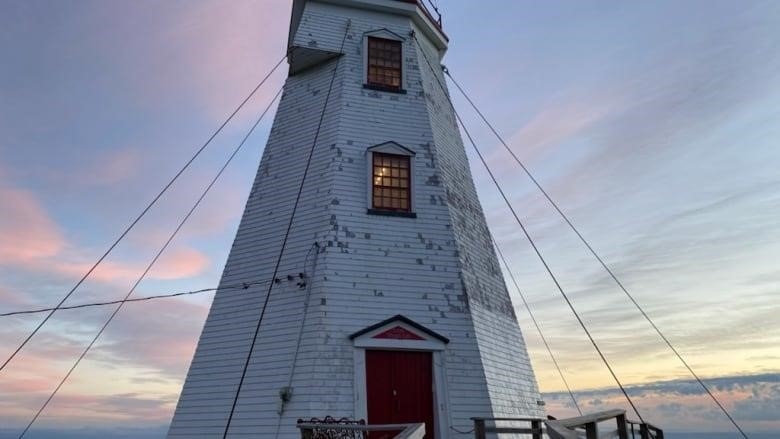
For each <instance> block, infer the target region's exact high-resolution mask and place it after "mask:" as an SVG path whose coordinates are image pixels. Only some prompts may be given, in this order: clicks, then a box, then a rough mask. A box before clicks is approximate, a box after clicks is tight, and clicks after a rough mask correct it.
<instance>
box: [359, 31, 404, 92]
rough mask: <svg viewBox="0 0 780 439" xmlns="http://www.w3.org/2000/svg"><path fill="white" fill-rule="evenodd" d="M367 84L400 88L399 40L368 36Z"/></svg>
mask: <svg viewBox="0 0 780 439" xmlns="http://www.w3.org/2000/svg"><path fill="white" fill-rule="evenodd" d="M366 82H367V85H369V86H372V87H379V88H385V89H388V90H401V42H400V41H394V40H387V39H384V38H375V37H369V38H368V78H367V81H366Z"/></svg>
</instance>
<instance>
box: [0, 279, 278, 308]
mask: <svg viewBox="0 0 780 439" xmlns="http://www.w3.org/2000/svg"><path fill="white" fill-rule="evenodd" d="M267 282H268V281H263V282H246V283H243V284H240V285H226V286H224V287H222V286H220V287H216V288H202V289H200V290H192V291H181V292H178V293H169V294H155V295H153V296H143V297H137V298H134V299H127V300H111V301H108V302H90V303H80V304H78V305H69V306H61V307H60V308H59V310H60V311H64V310H68V309H81V308H91V307H95V306H106V305H116V304H119V303H132V302H146V301H149V300H156V299H168V298H171V297H181V296H192V295H196V294H201V293H209V292H213V291H217V290H237V289H244V290H245V289H247V288H249V287H251V286H255V285H262V284H265V283H267ZM53 309H54V308H40V309H29V310H24V311H11V312H6V313H0V317H11V316H19V315H26V314H38V313H42V312H47V311H51V310H53Z"/></svg>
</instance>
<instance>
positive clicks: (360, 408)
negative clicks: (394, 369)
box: [352, 320, 449, 438]
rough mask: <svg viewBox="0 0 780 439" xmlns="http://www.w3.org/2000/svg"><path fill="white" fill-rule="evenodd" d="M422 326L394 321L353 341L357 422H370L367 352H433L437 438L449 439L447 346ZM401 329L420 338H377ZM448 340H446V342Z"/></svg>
mask: <svg viewBox="0 0 780 439" xmlns="http://www.w3.org/2000/svg"><path fill="white" fill-rule="evenodd" d="M417 326H418V325H410V324H408V323H406V322H405V321H403V320H393V321H389V322H386V324H384V325H381V326H377V327H374V328H372V329H371V330H369V331H366V332H363V333H361V334H360V335H358V336H357V337H354V338H353V339H352V342H353V346H354V371H355V384H354V386H353V388H354V393H355V395H354V401H355V419H368V400H367V389H366V350H367V349H373V350H384V351H424V352H430V353H431V356H432V359H431V360H432V362H433V389H432V391H433V404H434V407H433V418H434V419H433V423H434V426H435V427H434V428H435V430H436V431H434V432H433V433H434V435H435V437H437V438H444V437H447V434H446V433H447V431H448V430H449V429H448V424H449V398H448V395H447V386H446V370H445V367H444V349H445V348H446V347H447V345H446V343H445V342H444V341H442V340H441V339H439V338H436V337H431V335H430V334H429V331H421V330H420V329H418V328H417ZM396 327H401V328H403V329H404V330H406V331H409V332H411V333H412V334H414V335H416V336H417V339H400V338H398V339H396V338H374V337H375V336H377V335H380V334H383V333H385V331H387V330H390V329H393V328H396ZM445 340H446V339H445Z"/></svg>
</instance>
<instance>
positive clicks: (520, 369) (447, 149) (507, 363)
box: [418, 33, 544, 416]
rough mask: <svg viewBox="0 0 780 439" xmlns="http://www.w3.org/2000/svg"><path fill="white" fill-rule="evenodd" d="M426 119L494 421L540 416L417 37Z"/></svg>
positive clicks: (439, 93) (437, 86)
mask: <svg viewBox="0 0 780 439" xmlns="http://www.w3.org/2000/svg"><path fill="white" fill-rule="evenodd" d="M418 34H419V33H418ZM418 40H419V41H420V44H419V46H418V51H420V53H419V58H420V68H421V69H422V70H421V72H422V77H423V87H424V89H425V94H426V98H427V104H428V111H427V113H428V115H429V116H430V119H431V127H432V130H433V136H434V145H435V148H436V152H437V154H438V158H439V167H438V168H439V170H440V172H441V178H442V182H443V185H444V186H445V188H446V193H447V198H446V200H447V203H448V205H449V206H450V209H449V212H450V216H451V219H452V228H453V231H454V234H455V240H456V242H457V243H458V256H459V260H460V266H461V273H462V280H463V286H464V288H465V295H466V297H467V298H468V301H469V306H470V311H471V317H472V320H473V323H474V331H475V334H476V338H477V341H478V345H479V351H480V357H481V358H482V362H483V368H484V372H485V375H486V378H487V382H488V390H489V392H490V399H491V402H492V410H493V415H494V416H517V415H521V416H542V415H543V414H544V410H543V409H542V408H541V407H540V406H539V405H538V403H537V402H538V401H539V400H540V399H541V398H540V395H539V390H538V386H537V383H536V378H535V376H534V373H533V370H532V369H531V363H530V359H529V357H528V353H527V350H526V346H525V341H524V340H523V336H522V334H521V332H520V328H519V325H518V323H517V319H516V316H515V313H514V308H513V306H512V301H511V299H510V297H509V293H508V292H507V289H506V284H505V283H504V279H503V277H502V275H501V270H500V268H499V264H498V259H497V257H496V254H495V251H494V249H493V245H492V242H491V240H490V232H489V230H488V228H487V222H486V220H485V216H484V213H483V211H482V206H481V205H480V203H479V198H478V197H477V192H476V188H475V187H474V180H473V178H472V176H471V171H470V169H469V166H468V158H467V156H466V151H465V149H464V145H463V141H462V139H461V137H460V134H459V129H458V125H457V119H456V118H455V114H454V112H453V110H452V106H451V104H450V102H449V98H448V97H447V93H448V92H446V91H445V90H443V89H442V87H444V88H445V89H446V81H445V78H444V74H443V72H442V71H441V69H440V68H439V65H440V58H439V56H438V51H437V50H436V49H435V48H434V47H433V45H431V44H429V43H428V41H427V40H426V39H424V38H418Z"/></svg>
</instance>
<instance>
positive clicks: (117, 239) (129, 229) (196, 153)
mask: <svg viewBox="0 0 780 439" xmlns="http://www.w3.org/2000/svg"><path fill="white" fill-rule="evenodd" d="M286 58H287V54H286V53H285V55H284V56H283V57H282V59H280V60H279V62H278V63H276V65H275V66H274V67H273V68H272V69H271V71H270V72H268V74H266V75H265V77H264V78H263V79H262V80H261V81H260V82H259V83H258V84H257V86H256V87H255V88H254V90H252V92H251V93H249V95H247V97H246V98H244V100H243V101H242V102H241V103H240V104H239V105H238V107H236V109H235V110H233V112H232V113H231V114H230V116H228V118H227V119H225V121H224V122H222V125H220V126H219V128H217V130H216V131H214V133H213V134H211V137H209V138H208V140H206V143H204V144H203V145H202V146H201V147H200V148H199V149H198V150H197V151H196V152H195V154H194V155H193V156H192V157H191V158H190V159H189V160H188V161H187V163H185V164H184V166H183V167H182V168H181V169H180V170H179V171H178V172H177V173H176V174H175V175H174V176H173V178H171V180H170V181H169V182H168V183H167V184H166V185H165V186H164V187H163V188H162V190H161V191H160V192H159V193H158V194H157V195H156V196H155V197H154V198H153V199H152V201H151V202H149V204H147V206H146V207H145V208H144V209H143V210H142V211H141V213H140V214H139V215H138V216H137V217H136V218H135V219H134V220H133V221H132V222H131V223H130V225H129V226H127V227H126V228H125V229H124V231H123V232H122V233H121V234H120V235H119V237H118V238H116V240H115V241H114V242H113V243H112V244H111V245H110V246H109V247H108V250H106V251H105V252H104V253H103V255H102V256H100V258H98V260H97V262H95V263H94V264H93V265H92V267H91V268H90V269H89V270H87V272H86V273H85V274H84V275H83V276H82V277H81V279H79V281H78V282H76V285H74V286H73V288H71V289H70V291H68V293H67V294H66V295H65V296H64V297H63V298H62V299H61V300H60V301H59V302H58V303H57V305H56V306H55V307H54V308H52V310H51V311H49V314H47V315H46V317H45V318H44V319H43V320H42V321H41V322H40V323H38V325H37V326H36V327H35V329H33V330H32V332H31V333H30V334H29V335H28V336H27V337H26V338H25V339H24V340H23V341H22V343H21V344H20V345H19V347H17V348H16V349H15V350H14V351H13V353H11V355H10V356H9V357H8V358H7V359H6V360H5V361H4V362H3V364H2V365H0V371H2V370H3V369H5V367H6V366H7V365H8V363H10V362H11V360H13V359H14V357H16V355H17V354H18V353H19V351H21V350H22V348H24V346H25V345H27V343H28V342H29V341H30V339H32V338H33V336H34V335H35V334H36V333H37V332H38V331H39V330H40V329H41V328H42V327H43V325H45V324H46V322H48V321H49V319H50V318H51V316H53V315H54V313H55V312H57V310H58V309H60V307H61V306H62V305H63V304H64V303H65V301H66V300H68V298H70V296H71V295H72V294H73V293H74V292H75V291H76V289H78V287H79V286H81V284H82V283H83V282H84V281H85V280H86V279H87V277H89V275H90V274H92V272H93V271H95V269H96V268H97V266H98V265H100V263H101V262H103V260H104V259H105V258H106V257H107V256H108V254H109V253H111V251H113V250H114V248H115V247H116V246H117V245H118V244H119V242H120V241H122V239H124V237H125V236H126V235H127V234H128V233H130V231H131V230H132V229H133V227H135V225H136V224H137V223H138V222H139V221H140V220H141V218H143V217H144V216H145V215H146V213H147V212H149V210H150V209H151V208H152V206H154V205H155V204H156V203H157V201H158V200H159V199H160V197H162V196H163V194H164V193H165V192H167V191H168V189H169V188H170V187H171V186H172V185H173V183H174V182H175V181H176V180H178V178H179V177H180V176H181V175H182V174H183V173H184V171H185V170H186V169H187V168H189V166H190V165H191V164H192V162H194V161H195V159H196V158H198V156H199V155H200V153H202V152H203V150H204V149H206V147H207V146H208V145H209V144H210V143H211V141H212V140H214V138H215V137H216V136H217V134H219V133H220V132H221V131H222V129H223V128H225V125H227V124H228V122H230V121H231V120H232V119H233V117H234V116H235V115H236V114H237V113H238V112H239V110H241V109H242V108H243V107H244V105H245V104H246V103H247V102H248V101H249V99H250V98H252V96H254V95H255V93H256V92H257V91H258V90H259V89H260V87H261V86H262V85H263V84H265V82H266V81H267V80H268V78H269V77H271V75H272V74H273V73H274V72H275V71H276V69H277V68H279V66H280V65H281V64H282V62H283V61H284V60H285V59H286Z"/></svg>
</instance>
